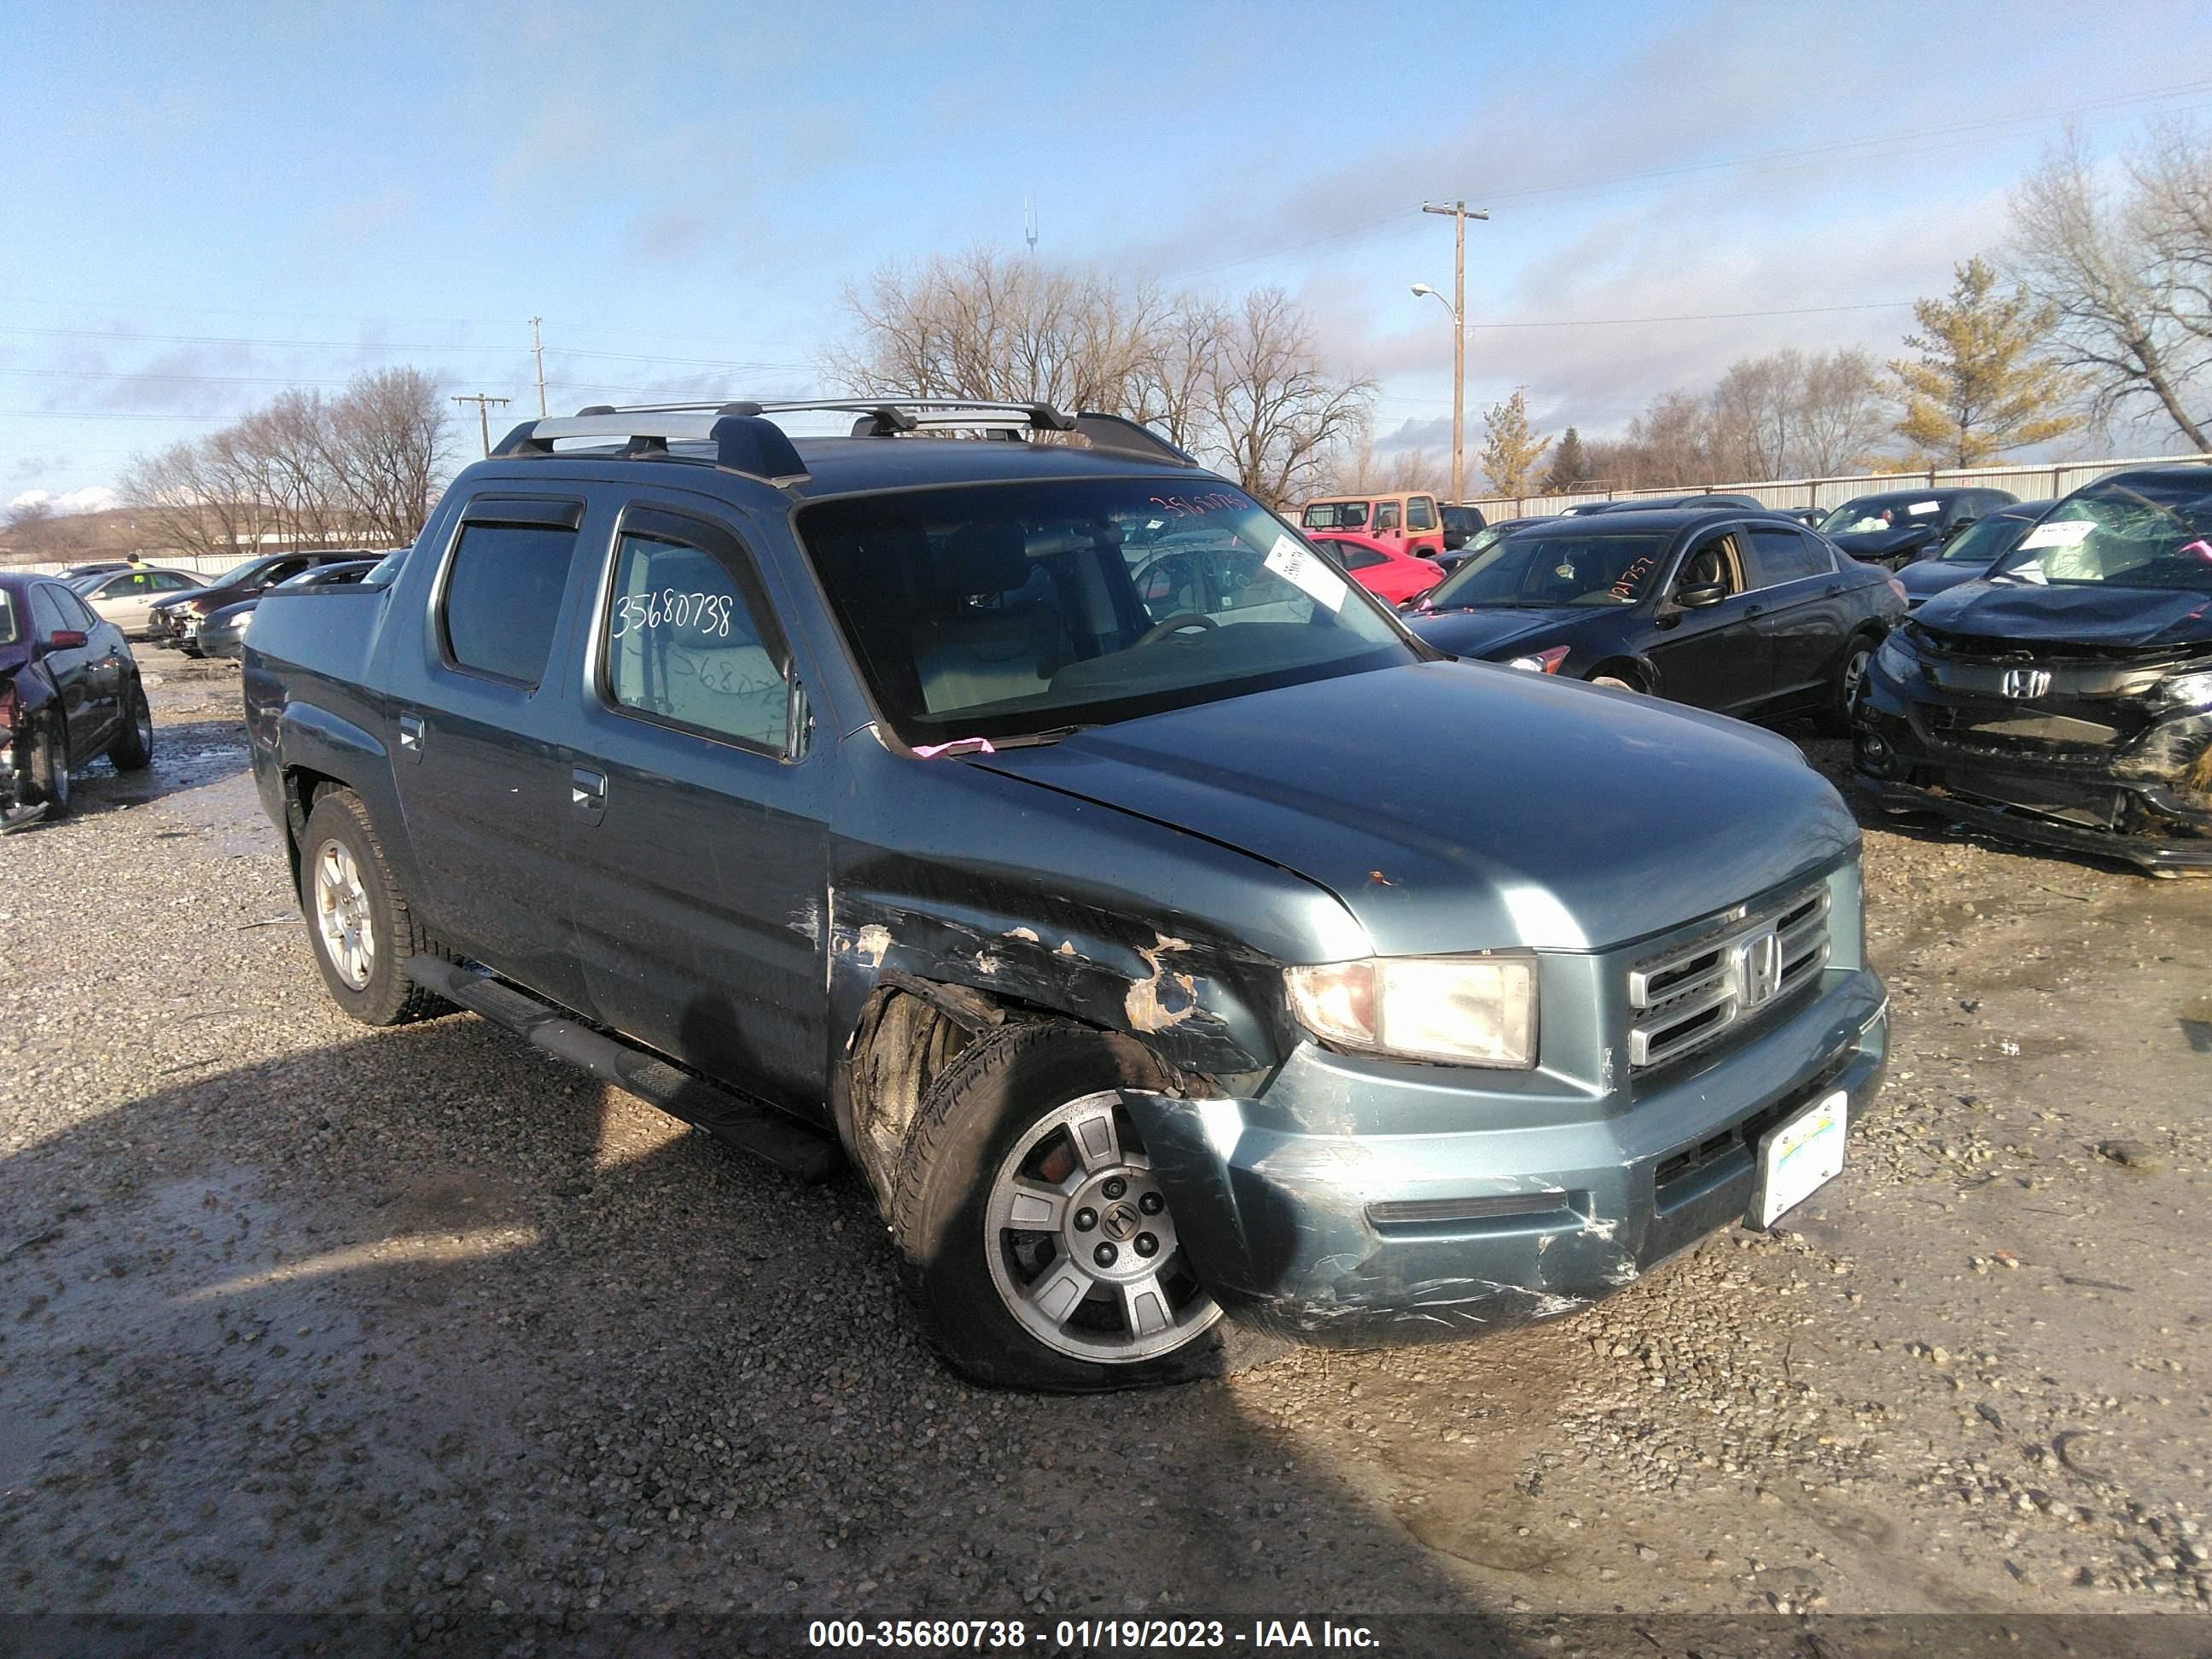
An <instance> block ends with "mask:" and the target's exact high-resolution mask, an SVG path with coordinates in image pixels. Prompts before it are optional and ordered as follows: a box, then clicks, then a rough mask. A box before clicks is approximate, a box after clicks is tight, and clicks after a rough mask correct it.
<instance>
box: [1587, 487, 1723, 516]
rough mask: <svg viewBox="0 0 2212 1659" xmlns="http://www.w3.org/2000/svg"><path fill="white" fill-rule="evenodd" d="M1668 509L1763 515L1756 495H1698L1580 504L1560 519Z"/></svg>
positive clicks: (1633, 498) (1652, 496)
mask: <svg viewBox="0 0 2212 1659" xmlns="http://www.w3.org/2000/svg"><path fill="white" fill-rule="evenodd" d="M1664 507H1742V508H1744V509H1746V510H1747V511H1756V512H1760V513H1764V512H1765V511H1766V507H1765V503H1764V502H1762V501H1760V500H1759V497H1757V496H1756V495H1728V494H1725V493H1699V494H1697V495H1624V496H1623V497H1621V499H1620V500H1619V501H1581V502H1577V504H1576V505H1575V506H1573V507H1565V508H1563V509H1562V510H1561V511H1560V513H1559V516H1560V517H1561V518H1563V519H1586V518H1588V517H1589V516H1590V514H1592V513H1654V512H1657V511H1659V510H1661V509H1662V508H1664Z"/></svg>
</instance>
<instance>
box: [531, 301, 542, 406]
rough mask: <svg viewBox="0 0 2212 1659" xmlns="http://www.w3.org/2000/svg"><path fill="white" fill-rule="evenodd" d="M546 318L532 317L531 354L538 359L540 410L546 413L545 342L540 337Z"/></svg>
mask: <svg viewBox="0 0 2212 1659" xmlns="http://www.w3.org/2000/svg"><path fill="white" fill-rule="evenodd" d="M543 320H544V319H542V318H538V317H532V319H530V355H531V356H533V357H535V358H536V359H538V414H539V415H541V416H543V415H544V413H545V342H544V341H543V340H541V339H539V338H538V324H539V323H540V322H542V321H543Z"/></svg>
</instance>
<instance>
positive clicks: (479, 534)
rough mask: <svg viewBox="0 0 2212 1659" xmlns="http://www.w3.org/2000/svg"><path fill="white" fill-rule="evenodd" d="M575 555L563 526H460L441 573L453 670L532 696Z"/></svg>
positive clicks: (572, 541) (549, 649)
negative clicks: (509, 684) (450, 560)
mask: <svg viewBox="0 0 2212 1659" xmlns="http://www.w3.org/2000/svg"><path fill="white" fill-rule="evenodd" d="M575 549H576V532H575V531H574V530H573V529H571V528H570V527H568V526H566V525H538V524H477V523H471V524H465V525H464V526H462V527H461V539H460V541H459V544H457V545H456V546H455V547H454V549H453V566H452V568H450V569H449V570H448V571H447V573H446V592H445V603H444V618H445V635H446V653H447V656H449V657H450V658H452V659H453V663H454V665H456V666H457V667H460V668H465V669H467V670H469V671H471V672H472V673H477V674H488V675H489V676H490V677H491V678H494V679H501V680H508V681H512V682H513V684H517V685H526V686H528V687H530V688H531V689H532V690H536V689H537V686H538V681H540V680H541V679H543V678H544V677H545V664H546V660H547V659H549V658H550V656H551V655H552V652H553V630H554V629H555V627H556V625H557V624H558V623H559V622H560V619H561V595H562V592H563V591H565V590H566V588H567V587H568V562H569V558H570V556H571V555H572V554H574V551H575Z"/></svg>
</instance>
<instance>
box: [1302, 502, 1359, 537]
mask: <svg viewBox="0 0 2212 1659" xmlns="http://www.w3.org/2000/svg"><path fill="white" fill-rule="evenodd" d="M1367 507H1368V504H1367V503H1366V502H1365V501H1316V502H1315V503H1314V504H1313V505H1312V506H1310V507H1308V508H1306V512H1305V516H1304V518H1303V519H1300V520H1298V522H1299V523H1300V524H1301V525H1303V526H1305V528H1307V529H1308V530H1364V529H1366V528H1367Z"/></svg>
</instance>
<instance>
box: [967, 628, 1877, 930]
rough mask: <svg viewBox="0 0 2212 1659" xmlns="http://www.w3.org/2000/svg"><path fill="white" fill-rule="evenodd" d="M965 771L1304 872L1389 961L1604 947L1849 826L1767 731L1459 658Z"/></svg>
mask: <svg viewBox="0 0 2212 1659" xmlns="http://www.w3.org/2000/svg"><path fill="white" fill-rule="evenodd" d="M972 764H975V765H980V766H985V767H988V768H991V769H994V770H996V771H998V772H1000V773H1002V774H1004V775H1007V776H1010V777H1015V778H1021V779H1025V780H1027V781H1030V782H1033V783H1036V784H1039V785H1042V786H1044V787H1050V788H1054V789H1058V790H1061V791H1064V792H1066V793H1069V794H1073V795H1076V796H1079V797H1081V798H1083V799H1087V800H1091V801H1096V802H1098V803H1100V804H1102V805H1108V806H1114V807H1118V808H1120V809H1121V810H1123V811H1129V812H1133V813H1137V814H1139V815H1141V816H1143V817H1148V818H1152V819H1155V820H1157V821H1158V822H1160V823H1167V824H1170V825H1173V826H1175V827H1176V828H1179V829H1187V830H1188V831H1190V832H1192V833H1194V834H1196V835H1200V836H1206V837H1207V838H1208V839H1210V840H1212V841H1215V842H1220V843H1222V844H1224V845H1226V846H1229V847H1231V848H1237V849H1238V850H1240V851H1243V852H1245V853H1249V854H1252V855H1253V856H1255V857H1257V858H1260V859H1264V860H1267V861H1268V862H1270V863H1272V864H1275V865H1278V866H1281V867H1283V868H1285V869H1287V870H1291V871H1293V872H1297V874H1299V875H1301V876H1303V877H1304V878H1307V879H1309V880H1310V881H1314V882H1317V883H1319V884H1321V885H1322V886H1324V887H1326V888H1328V890H1331V891H1332V892H1334V894H1335V895H1336V896H1338V897H1339V898H1340V899H1341V900H1342V901H1343V902H1344V903H1345V904H1346V907H1347V908H1349V909H1350V910H1351V911H1352V914H1353V915H1355V916H1357V917H1358V919H1359V921H1361V922H1362V923H1363V924H1364V926H1365V927H1366V929H1367V932H1368V936H1369V938H1370V939H1371V940H1372V941H1373V945H1374V948H1375V950H1376V952H1377V953H1378V954H1387V955H1418V954H1425V953H1437V952H1443V951H1465V950H1473V949H1481V948H1491V947H1496V948H1503V947H1508V946H1512V945H1528V946H1535V947H1539V948H1543V949H1551V950H1584V949H1592V950H1595V949H1604V948H1607V947H1609V946H1612V945H1618V944H1620V943H1623V942H1625V941H1626V940H1629V939H1636V938H1639V937H1641V936H1643V935H1644V934H1648V933H1656V932H1658V931H1660V930H1662V929H1663V928H1667V927H1674V926H1676V925H1678V924H1680V923H1682V922H1685V921H1691V920H1692V919H1694V918H1696V917H1698V916H1700V915H1707V914H1709V913H1711V912H1712V911H1715V910H1718V909H1721V908H1724V907H1725V906H1728V905H1730V904H1734V903H1736V902H1739V901H1741V900H1743V899H1746V898H1748V897H1751V896H1753V895H1754V894H1757V893H1759V892H1761V891H1763V890H1765V889H1767V888H1770V887H1773V886H1775V885H1778V884H1780V883H1782V882H1784V881H1786V880H1788V879H1790V878H1791V877H1794V876H1797V875H1800V874H1802V873H1804V872H1808V871H1810V870H1813V869H1815V868H1820V867H1824V866H1827V865H1829V864H1830V863H1832V862H1833V861H1834V860H1837V859H1838V858H1839V857H1841V856H1842V855H1843V854H1844V853H1845V852H1847V851H1848V850H1849V849H1850V848H1852V847H1853V846H1855V845H1856V844H1857V839H1858V828H1857V824H1856V823H1854V822H1853V820H1852V818H1851V816H1850V813H1849V812H1848V811H1845V810H1844V805H1843V802H1842V800H1841V799H1839V798H1838V796H1837V794H1836V792H1835V791H1834V790H1833V789H1832V788H1831V787H1829V786H1828V785H1827V784H1826V782H1825V781H1822V780H1821V778H1820V776H1819V775H1817V774H1816V773H1814V771H1813V770H1812V769H1810V768H1808V766H1806V765H1805V764H1804V763H1803V761H1802V759H1801V758H1800V757H1799V756H1798V754H1797V751H1796V748H1795V747H1794V746H1793V745H1792V744H1789V743H1786V742H1784V740H1783V739H1781V738H1776V737H1773V736H1771V735H1770V734H1769V733H1766V732H1761V731H1759V730H1757V729H1756V728H1754V727H1752V726H1745V725H1742V724H1740V723H1739V722H1737V721H1735V720H1724V719H1722V718H1721V717H1719V716H1717V715H1711V714H1700V713H1699V712H1697V711H1695V710H1692V709H1686V708H1680V706H1678V705H1674V704H1670V703H1664V702H1656V701H1654V700H1652V699H1649V698H1643V697H1637V696H1632V695H1628V694H1626V693H1614V692H1610V691H1605V690H1599V689H1597V688H1595V687H1592V686H1586V685H1583V684H1579V683H1576V682H1571V681H1565V682H1563V681H1559V680H1556V679H1553V678H1550V677H1548V676H1546V675H1541V674H1528V673H1523V672H1521V671H1517V670H1514V669H1508V668H1496V667H1490V666H1487V665H1477V664H1469V663H1454V662H1437V663H1425V664H1418V665H1407V666H1405V667H1401V668H1392V669H1386V670H1382V671H1376V672H1374V673H1368V674H1357V675H1352V676H1348V677H1346V678H1340V679H1332V680H1322V681H1319V682H1316V683H1314V684H1306V685H1298V686H1290V687H1285V688H1284V689H1282V690H1275V691H1267V692H1261V693H1257V694H1255V695H1253V696H1243V697H1232V698H1230V699H1227V700H1225V701H1223V702H1212V703H1203V704H1200V705H1199V706H1197V707H1195V708H1182V709H1176V710H1174V711H1172V712H1170V713H1168V714H1156V715H1152V716H1150V717H1148V718H1146V719H1143V720H1129V721H1125V722H1123V723H1121V724H1120V725H1116V726H1105V727H1101V728H1099V729H1097V730H1096V731H1091V732H1082V733H1079V734H1077V735H1076V736H1073V737H1071V738H1067V739H1066V740H1065V741H1063V742H1061V743H1059V744H1054V745H1053V746H1051V747H1049V748H1038V749H1026V750H1023V749H1017V750H1001V751H1000V753H998V754H997V755H995V756H993V757H989V758H987V759H983V760H980V761H976V762H974V763H972ZM1162 898H1163V902H1167V903H1172V902H1173V896H1172V895H1171V894H1164V895H1163V896H1162Z"/></svg>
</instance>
